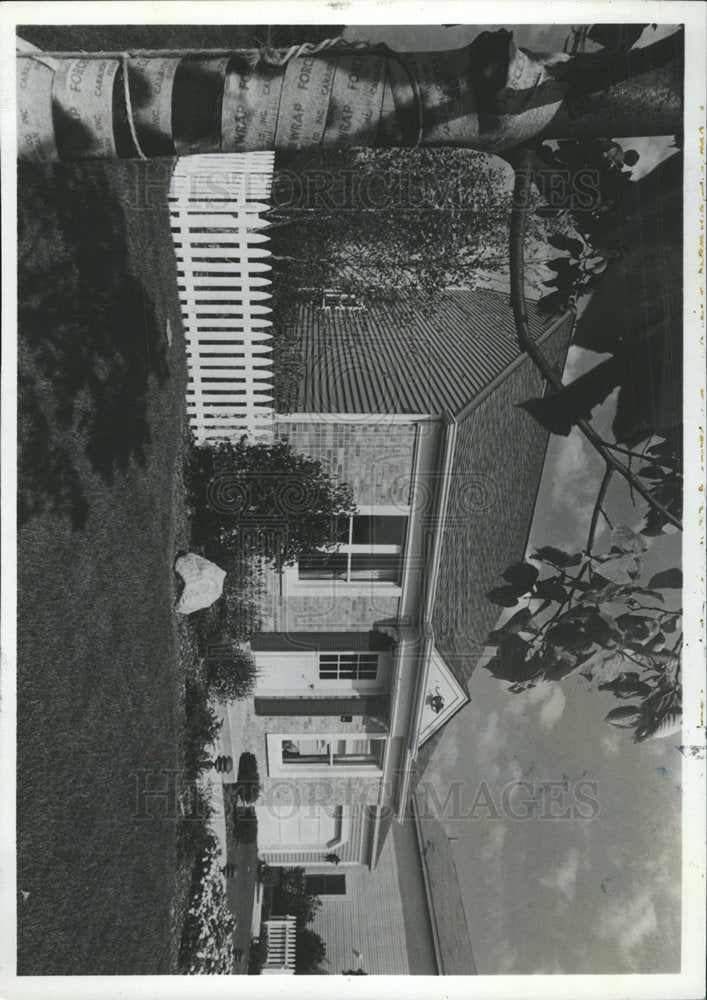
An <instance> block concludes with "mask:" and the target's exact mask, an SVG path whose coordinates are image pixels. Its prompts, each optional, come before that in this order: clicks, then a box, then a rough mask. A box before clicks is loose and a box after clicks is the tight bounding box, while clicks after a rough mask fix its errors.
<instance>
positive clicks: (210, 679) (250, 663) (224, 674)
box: [206, 642, 256, 701]
mask: <svg viewBox="0 0 707 1000" xmlns="http://www.w3.org/2000/svg"><path fill="white" fill-rule="evenodd" d="M255 676H256V669H255V659H254V657H253V654H252V653H250V652H249V651H248V650H247V649H243V647H241V646H238V645H237V644H236V643H234V642H223V643H216V644H211V645H210V646H209V650H208V654H207V657H206V682H207V685H208V688H209V693H210V694H212V695H213V696H214V697H215V698H218V700H219V701H237V700H238V699H239V698H246V697H247V696H248V695H249V694H251V693H252V692H253V688H254V687H255Z"/></svg>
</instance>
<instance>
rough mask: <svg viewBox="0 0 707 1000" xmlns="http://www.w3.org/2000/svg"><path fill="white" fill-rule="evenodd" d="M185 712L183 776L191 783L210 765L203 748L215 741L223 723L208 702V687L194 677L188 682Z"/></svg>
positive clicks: (185, 694) (185, 691)
mask: <svg viewBox="0 0 707 1000" xmlns="http://www.w3.org/2000/svg"><path fill="white" fill-rule="evenodd" d="M184 712H185V722H184V749H183V759H184V778H185V781H186V782H187V783H188V782H191V781H194V780H195V779H196V778H197V777H198V775H199V774H200V773H201V772H202V771H203V770H205V769H206V768H208V767H210V766H211V759H210V758H209V756H208V754H207V753H206V751H205V749H204V748H205V747H207V746H209V745H210V744H212V743H213V742H214V741H215V740H216V737H217V736H218V734H219V732H220V730H221V725H222V723H221V720H220V719H218V718H217V716H216V713H215V712H214V710H213V708H212V707H211V705H210V704H209V698H208V693H207V691H206V688H205V687H204V686H203V685H202V684H200V683H199V682H198V681H195V680H193V679H191V678H187V681H186V683H185V690H184Z"/></svg>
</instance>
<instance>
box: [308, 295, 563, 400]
mask: <svg viewBox="0 0 707 1000" xmlns="http://www.w3.org/2000/svg"><path fill="white" fill-rule="evenodd" d="M528 316H529V323H530V328H531V332H532V334H533V336H534V337H537V336H539V335H540V334H541V333H542V331H543V330H544V329H545V328H546V327H547V325H548V323H547V319H545V318H543V317H541V315H540V314H539V313H538V310H537V307H536V306H535V305H534V304H533V303H530V304H529V307H528ZM296 330H297V332H296V336H298V337H299V338H300V342H301V350H302V354H303V356H304V361H305V364H304V371H305V375H304V378H303V379H302V381H301V383H300V386H299V390H298V394H297V400H296V402H295V403H294V404H293V409H294V410H295V411H296V412H301V413H351V414H354V413H400V414H405V413H410V414H435V415H438V414H441V413H443V412H444V411H447V412H450V413H458V412H459V411H460V410H461V409H462V408H463V407H464V406H465V405H466V404H467V403H468V401H469V400H471V399H473V398H474V396H476V394H477V393H478V392H479V391H480V390H481V389H483V388H484V387H485V386H486V385H488V384H489V383H490V382H492V381H493V379H494V378H496V377H498V375H500V374H501V373H502V372H503V371H504V370H505V368H506V367H507V366H508V365H509V364H510V363H511V362H512V361H513V359H514V358H515V357H517V355H518V343H517V340H516V336H515V328H514V326H513V316H512V312H511V308H510V302H509V296H508V295H506V294H503V293H500V292H495V291H490V290H488V289H462V290H457V291H445V292H442V293H440V295H439V296H438V297H437V298H436V299H435V300H434V303H433V304H428V303H427V302H425V301H422V300H420V301H418V300H415V299H411V298H402V297H401V298H400V299H397V300H393V301H385V302H376V303H371V304H369V305H368V306H367V308H366V309H365V310H343V311H337V310H323V309H320V308H317V307H316V306H315V305H313V304H311V303H304V304H302V305H301V306H300V311H299V316H298V320H297V324H296Z"/></svg>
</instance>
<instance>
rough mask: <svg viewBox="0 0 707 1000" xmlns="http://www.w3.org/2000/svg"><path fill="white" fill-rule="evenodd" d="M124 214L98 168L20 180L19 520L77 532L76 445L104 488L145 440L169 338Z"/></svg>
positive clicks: (31, 171) (32, 172)
mask: <svg viewBox="0 0 707 1000" xmlns="http://www.w3.org/2000/svg"><path fill="white" fill-rule="evenodd" d="M131 242H134V241H131V240H130V239H129V238H128V235H127V233H126V222H125V214H124V206H122V205H121V203H120V200H119V199H118V197H117V196H116V193H115V191H114V189H113V188H112V187H111V184H110V180H109V176H108V173H107V172H106V171H102V170H99V169H96V167H95V165H94V164H90V163H89V164H22V165H20V167H19V170H18V334H19V336H18V350H19V383H18V385H19V414H20V436H19V468H18V482H19V493H18V520H19V525H20V526H22V525H24V524H25V523H26V522H27V521H28V520H30V518H31V517H33V516H35V515H37V514H39V513H41V512H42V511H44V510H45V509H51V510H54V511H56V512H57V513H60V514H64V515H66V516H68V517H69V519H70V521H71V523H72V526H73V527H74V529H79V528H81V527H83V526H84V524H85V522H86V518H87V516H88V510H89V508H88V502H87V499H86V497H85V495H84V492H83V489H82V485H81V478H80V470H79V468H78V467H77V458H78V456H77V450H76V449H77V445H79V447H81V446H82V447H81V451H82V452H83V454H84V455H85V456H86V458H87V459H88V461H89V462H90V465H91V468H92V470H93V471H94V472H95V473H97V474H99V475H100V476H101V477H103V479H104V480H105V481H106V483H108V484H109V485H110V484H111V483H112V481H113V477H114V474H115V472H116V471H118V470H120V471H125V470H126V469H127V467H128V465H129V463H130V462H131V460H133V461H135V462H137V463H138V465H141V466H143V465H144V464H145V454H146V447H147V445H148V443H149V440H150V423H149V412H148V411H149V406H150V399H149V387H150V378H151V377H153V378H154V379H155V380H156V384H157V385H158V386H161V385H163V384H164V382H165V380H166V379H167V377H168V367H167V360H166V339H165V335H164V330H163V329H160V326H159V323H158V320H157V316H156V313H155V310H154V307H153V304H152V301H151V297H150V295H149V294H148V292H147V290H146V289H145V288H144V287H143V283H142V281H141V280H140V278H139V277H138V276H137V275H139V273H140V260H139V259H135V260H130V251H129V250H128V249H127V248H128V247H130V246H131Z"/></svg>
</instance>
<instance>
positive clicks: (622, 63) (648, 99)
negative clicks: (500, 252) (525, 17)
mask: <svg viewBox="0 0 707 1000" xmlns="http://www.w3.org/2000/svg"><path fill="white" fill-rule="evenodd" d="M310 48H312V47H310ZM682 76H683V37H682V33H681V32H680V33H678V34H677V35H674V36H671V37H669V38H668V39H664V40H663V41H660V42H657V43H655V44H654V45H651V46H646V47H645V48H643V49H637V50H632V51H630V52H628V53H624V55H623V57H622V58H621V59H619V58H618V57H617V56H616V55H614V56H612V55H611V54H610V53H609V52H608V50H602V51H600V52H598V53H596V54H592V55H583V54H580V55H577V56H574V57H570V58H569V59H566V58H563V57H562V56H558V57H556V58H553V59H547V58H540V57H538V56H535V55H533V54H532V53H529V52H526V51H524V50H523V49H518V48H516V47H515V45H514V44H513V41H512V36H511V34H510V33H509V32H507V31H505V30H501V31H498V32H493V33H490V32H484V33H483V34H482V35H480V36H479V37H478V38H476V39H475V40H474V41H473V42H472V43H471V45H469V46H467V47H466V48H463V49H456V50H451V51H447V52H421V53H402V54H401V53H394V52H391V51H390V50H389V49H387V48H385V47H381V46H372V47H370V46H369V47H352V46H348V47H331V46H330V47H324V48H323V49H321V51H310V52H308V51H302V52H300V51H299V50H298V52H297V54H296V55H295V56H294V57H291V58H288V57H287V56H283V55H278V54H272V53H270V54H268V53H265V54H263V53H260V52H194V53H190V54H184V53H176V52H172V53H141V54H135V55H134V56H130V57H127V56H125V54H121V53H112V54H111V53H103V54H95V55H87V54H81V53H76V54H71V53H51V54H47V53H44V54H39V53H29V54H20V55H18V94H19V100H18V112H19V114H18V122H19V125H18V149H19V156H20V158H25V159H57V158H58V159H91V158H99V159H103V158H114V157H121V156H136V155H138V156H139V155H145V156H159V155H174V154H175V153H176V154H177V155H179V156H183V155H188V154H190V153H208V152H223V153H240V152H247V151H256V150H272V149H275V150H292V149H306V148H315V147H320V148H321V147H323V148H342V147H351V146H401V145H403V146H404V145H414V144H418V143H419V144H422V145H426V146H457V147H463V148H468V149H476V150H481V151H485V152H493V153H506V152H509V151H512V150H513V149H515V148H516V147H518V146H522V145H523V144H526V143H528V142H531V141H534V140H537V139H539V138H582V137H587V138H589V137H591V138H596V137H597V136H606V137H614V136H630V135H657V134H679V133H680V131H681V104H682Z"/></svg>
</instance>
